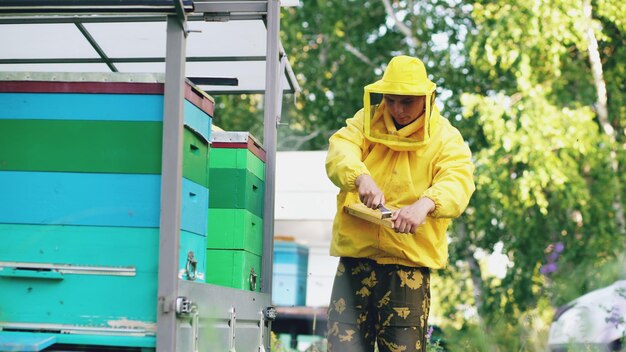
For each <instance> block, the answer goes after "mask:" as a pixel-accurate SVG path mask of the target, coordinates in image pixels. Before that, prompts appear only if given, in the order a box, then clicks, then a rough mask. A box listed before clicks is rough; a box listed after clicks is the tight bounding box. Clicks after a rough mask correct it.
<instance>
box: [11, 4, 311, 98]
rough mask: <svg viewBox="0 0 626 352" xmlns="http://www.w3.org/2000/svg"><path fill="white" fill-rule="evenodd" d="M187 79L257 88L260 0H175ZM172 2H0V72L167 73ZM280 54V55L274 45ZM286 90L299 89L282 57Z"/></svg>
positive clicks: (234, 89) (214, 86) (261, 85)
mask: <svg viewBox="0 0 626 352" xmlns="http://www.w3.org/2000/svg"><path fill="white" fill-rule="evenodd" d="M180 4H182V9H183V10H184V13H185V17H186V19H187V22H186V24H187V30H188V31H189V34H188V37H187V64H186V76H187V77H189V78H190V79H191V81H193V82H194V83H195V84H196V85H197V86H199V87H200V88H201V89H203V90H205V91H207V92H208V93H210V94H223V93H263V91H264V90H265V61H266V50H267V49H266V47H267V30H266V27H265V23H264V21H263V15H264V11H266V6H267V4H266V1H255V0H248V1H232V0H231V1H228V0H227V1H215V0H201V1H193V2H192V1H187V0H185V1H181V2H180ZM175 10H176V9H175V6H174V2H172V1H171V0H117V1H107V0H83V1H75V0H74V1H72V0H56V1H49V0H48V1H40V0H20V1H3V2H1V3H0V48H2V50H0V71H20V72H24V71H25V72H128V73H164V72H165V42H166V34H167V33H166V22H165V19H166V17H165V15H166V14H168V13H169V14H171V13H173V12H174V11H175ZM280 49H281V50H280V51H281V55H285V53H284V50H283V49H282V46H280ZM284 63H285V67H284V70H283V75H282V78H281V87H282V88H283V90H284V91H287V92H294V91H297V90H299V86H298V83H297V82H296V79H295V76H294V74H293V71H292V70H291V67H290V65H289V62H288V60H284Z"/></svg>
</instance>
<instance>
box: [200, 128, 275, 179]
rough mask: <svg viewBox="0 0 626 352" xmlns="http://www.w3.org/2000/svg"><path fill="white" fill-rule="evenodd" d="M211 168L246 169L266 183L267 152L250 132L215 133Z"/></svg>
mask: <svg viewBox="0 0 626 352" xmlns="http://www.w3.org/2000/svg"><path fill="white" fill-rule="evenodd" d="M211 144H212V153H211V160H210V161H209V165H210V168H216V169H246V170H249V171H250V172H252V173H253V174H254V175H255V176H256V177H258V178H259V179H260V180H262V181H265V160H266V159H265V151H264V150H263V148H261V146H260V144H259V142H257V141H256V140H255V138H254V137H253V136H252V135H250V134H249V133H248V132H226V131H219V132H213V133H212V135H211Z"/></svg>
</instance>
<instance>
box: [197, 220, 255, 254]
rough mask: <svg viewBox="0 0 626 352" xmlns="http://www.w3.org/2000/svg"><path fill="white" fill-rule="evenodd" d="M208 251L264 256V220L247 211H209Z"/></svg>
mask: <svg viewBox="0 0 626 352" xmlns="http://www.w3.org/2000/svg"><path fill="white" fill-rule="evenodd" d="M207 248H208V249H240V250H246V251H248V252H251V253H253V254H257V255H262V254H263V219H261V218H260V217H258V216H256V215H254V214H252V213H251V212H249V211H248V210H245V209H209V229H208V231H207Z"/></svg>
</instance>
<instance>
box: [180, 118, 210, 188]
mask: <svg viewBox="0 0 626 352" xmlns="http://www.w3.org/2000/svg"><path fill="white" fill-rule="evenodd" d="M185 127H186V126H185ZM183 177H185V178H188V179H190V180H192V181H194V182H195V183H197V184H199V185H202V186H204V187H209V142H208V141H207V140H206V139H204V137H202V136H201V135H200V134H199V133H196V132H194V131H193V130H192V129H190V128H185V130H184V133H183Z"/></svg>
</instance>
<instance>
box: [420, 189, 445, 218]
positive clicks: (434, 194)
mask: <svg viewBox="0 0 626 352" xmlns="http://www.w3.org/2000/svg"><path fill="white" fill-rule="evenodd" d="M437 193H439V192H437V191H433V190H431V189H428V190H426V191H425V192H424V193H422V195H421V196H420V198H422V197H426V198H428V199H430V200H432V201H433V203H435V209H434V210H433V211H431V212H430V213H429V214H428V215H430V216H432V217H435V218H436V217H438V216H439V210H440V209H441V202H440V201H439V197H438V194H437Z"/></svg>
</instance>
